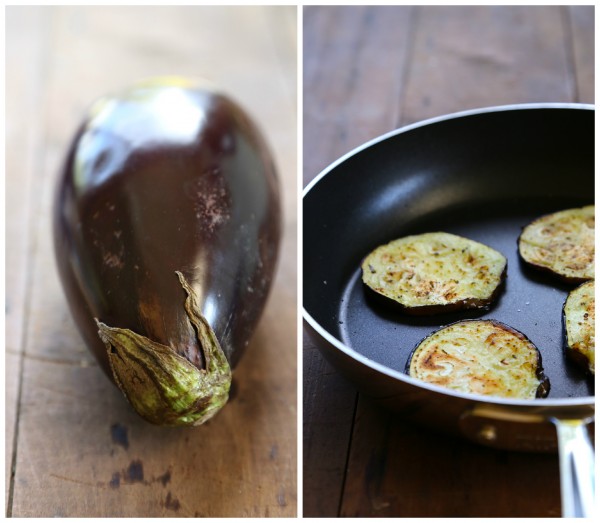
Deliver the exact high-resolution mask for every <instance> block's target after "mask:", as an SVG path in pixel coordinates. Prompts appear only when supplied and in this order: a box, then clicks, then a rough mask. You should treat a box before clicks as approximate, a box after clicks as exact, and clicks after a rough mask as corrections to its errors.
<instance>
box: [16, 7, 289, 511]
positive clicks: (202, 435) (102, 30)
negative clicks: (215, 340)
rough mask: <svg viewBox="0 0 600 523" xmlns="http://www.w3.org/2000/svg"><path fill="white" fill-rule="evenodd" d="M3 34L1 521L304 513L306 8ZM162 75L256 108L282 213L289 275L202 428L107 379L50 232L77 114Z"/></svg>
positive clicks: (112, 11) (158, 16) (32, 12)
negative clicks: (5, 345)
mask: <svg viewBox="0 0 600 523" xmlns="http://www.w3.org/2000/svg"><path fill="white" fill-rule="evenodd" d="M6 20H7V26H8V27H10V28H11V30H10V31H9V33H8V36H7V56H9V57H14V60H13V59H11V60H7V73H8V74H7V79H8V80H7V85H8V87H7V97H8V100H9V103H7V107H10V110H9V111H8V112H7V120H8V121H7V128H9V129H11V130H12V131H11V133H12V134H11V136H12V138H11V139H12V142H10V143H12V145H13V146H14V147H12V148H10V149H7V165H10V166H11V168H10V169H7V201H11V202H12V203H11V205H12V207H11V209H12V208H13V207H14V212H11V213H9V214H8V215H7V216H8V219H7V231H9V233H8V234H7V251H8V252H14V253H15V254H14V261H13V260H12V259H11V261H10V269H11V270H12V271H13V272H14V274H15V275H17V278H16V279H15V282H13V283H12V285H13V287H11V289H10V292H9V293H7V294H8V295H9V296H7V297H10V298H13V297H14V300H11V303H12V304H14V305H13V307H14V309H13V308H12V307H11V310H14V316H13V317H14V318H15V319H13V317H11V318H10V321H11V325H13V326H14V331H12V332H14V334H10V338H9V337H8V333H7V340H8V339H10V340H12V341H11V343H12V352H11V354H9V357H8V358H7V369H10V371H9V372H11V376H10V379H7V393H8V394H7V407H9V406H10V405H14V408H12V410H10V411H8V410H7V427H6V431H7V443H9V445H8V446H7V490H8V494H9V496H8V498H7V507H6V510H7V515H9V516H16V517H53V516H54V517H134V516H135V517H167V516H170V517H185V516H211V517H219V516H229V517H243V516H253V517H268V516H280V517H292V516H294V515H296V513H297V509H296V506H297V485H296V477H297V463H296V461H297V457H296V456H297V454H296V450H297V442H296V440H297V425H296V422H297V409H296V389H297V386H296V383H297V381H296V366H297V365H296V362H297V358H296V354H297V353H296V330H297V326H296V325H297V323H296V318H297V315H296V312H297V307H296V295H297V290H296V253H297V248H296V245H297V237H296V205H297V204H296V202H297V187H296V123H297V122H296V98H295V89H296V62H295V57H296V49H295V45H296V34H295V33H296V24H295V9H294V8H288V7H265V8H259V7H256V8H237V7H235V8H234V7H232V8H219V7H211V8H204V7H173V8H171V7H54V8H36V9H33V8H27V9H22V8H15V7H10V8H8V10H7V17H6ZM232 35H235V36H232ZM24 43H26V45H25V47H23V44H24ZM29 58H31V59H29ZM24 59H28V60H27V64H22V63H20V62H21V61H22V60H24ZM164 74H179V75H186V76H193V77H208V78H209V79H210V80H212V81H213V82H214V83H216V84H218V85H221V86H222V87H223V89H224V90H225V91H226V92H227V93H229V94H230V95H231V96H233V97H234V98H235V99H237V100H238V101H239V102H240V103H241V104H242V105H244V106H245V107H246V108H247V109H248V111H249V112H250V113H251V114H252V115H253V116H254V117H255V119H256V120H257V122H258V124H259V126H260V127H261V128H262V129H263V131H264V132H265V134H266V137H267V140H268V141H269V143H270V144H271V146H272V150H273V152H274V155H275V161H276V163H277V165H278V167H279V171H280V175H281V182H282V198H283V200H284V202H285V207H286V213H285V215H286V219H285V225H284V242H283V248H282V251H281V258H280V263H279V270H278V273H277V276H276V279H275V282H274V287H273V290H272V292H271V295H270V298H269V302H268V304H267V309H266V310H265V313H264V315H263V318H262V319H261V322H260V324H259V327H258V329H257V332H256V334H255V336H254V338H253V340H252V342H251V346H250V347H249V348H248V351H247V353H246V356H245V357H244V358H243V360H242V362H241V364H240V366H239V367H238V368H237V369H236V372H235V373H234V390H233V392H232V399H231V401H230V404H229V405H228V406H227V407H226V408H225V409H224V410H223V411H222V412H221V413H220V414H219V415H218V416H217V417H216V418H215V419H213V420H211V421H210V422H209V423H208V424H207V425H204V426H201V427H197V428H194V429H165V428H160V427H154V426H150V425H149V424H147V423H146V422H144V421H143V420H141V419H140V418H139V417H138V416H137V415H136V414H135V413H134V412H133V411H132V410H131V408H130V407H129V405H128V404H127V403H126V401H125V400H124V398H123V397H122V395H121V394H120V392H119V391H118V390H117V389H116V388H115V387H114V386H113V385H112V384H111V383H110V382H109V380H108V379H107V378H106V377H105V376H104V374H103V373H102V372H101V371H100V369H99V368H98V366H97V364H96V363H95V361H94V360H93V358H92V357H91V355H90V354H89V353H88V352H87V350H86V349H85V347H84V346H83V343H82V341H81V338H80V337H79V335H78V333H77V332H76V330H75V327H74V324H73V322H72V320H71V318H70V316H69V313H68V311H67V306H66V303H65V301H64V298H63V294H62V291H61V289H60V285H59V281H58V277H57V274H56V270H55V266H54V257H53V251H52V238H51V231H50V221H49V216H50V212H51V204H52V196H53V191H54V182H55V176H56V173H57V172H58V170H59V167H60V165H61V162H62V161H63V157H64V154H65V151H66V147H67V144H68V142H69V140H70V138H71V136H72V133H74V131H75V128H76V126H77V124H78V122H79V120H80V118H81V117H82V114H83V111H84V110H85V109H86V108H87V107H88V106H89V104H90V103H91V102H92V101H93V100H94V99H95V98H96V97H98V96H100V95H102V94H105V93H107V92H112V91H114V90H117V89H120V88H122V87H124V86H126V85H127V84H129V83H131V82H134V81H136V80H138V79H140V78H144V77H149V76H157V75H164ZM32 101H33V103H32ZM23 115H25V116H26V118H23ZM29 179H30V180H31V181H27V180H29ZM20 202H23V203H22V205H21V203H20ZM7 210H8V209H7ZM28 231H30V236H29V237H28ZM32 246H33V247H32ZM24 260H27V263H26V267H27V268H26V270H25V271H19V270H18V266H19V264H22V263H23V261H24ZM7 268H8V267H7ZM19 278H22V279H23V281H19ZM7 290H8V289H7ZM19 300H20V301H19ZM11 314H12V313H11ZM19 315H20V320H19V319H18V317H19ZM19 322H21V324H22V326H23V327H22V328H23V331H22V333H19V331H18V329H19ZM12 328H13V327H11V329H12ZM20 371H21V372H22V373H21V372H20ZM19 390H20V391H21V392H20V394H19ZM14 434H16V436H17V438H16V440H15V444H14V445H12V440H11V438H12V437H13V435H14ZM9 447H11V448H14V456H13V455H12V450H10V452H9ZM11 470H12V471H13V474H12V475H10V474H9V472H8V471H11Z"/></svg>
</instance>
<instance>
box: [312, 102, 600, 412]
mask: <svg viewBox="0 0 600 523" xmlns="http://www.w3.org/2000/svg"><path fill="white" fill-rule="evenodd" d="M538 109H577V110H591V111H593V110H595V105H594V104H584V103H563V102H551V103H522V104H508V105H497V106H490V107H480V108H475V109H467V110H463V111H458V112H453V113H448V114H444V115H440V116H435V117H432V118H428V119H425V120H421V121H418V122H414V123H411V124H408V125H405V126H403V127H400V128H398V129H394V130H392V131H389V132H387V133H384V134H382V135H380V136H378V137H376V138H373V139H371V140H369V141H367V142H365V143H363V144H362V145H359V146H358V147H355V148H354V149H352V150H351V151H349V152H348V153H346V154H344V155H342V156H341V157H339V158H338V159H337V160H335V161H334V162H333V163H331V164H330V165H328V166H327V167H326V168H325V169H323V170H322V171H321V172H320V173H319V174H318V175H317V176H315V178H314V179H313V180H311V181H310V182H309V183H308V184H307V185H306V187H305V188H304V190H303V191H302V199H303V200H304V198H306V196H307V195H308V194H309V193H310V191H311V190H312V189H314V187H315V186H316V185H317V184H318V183H319V182H320V181H321V180H322V179H323V178H324V177H325V176H326V175H327V174H329V173H330V172H331V171H333V170H334V169H335V168H336V167H337V166H339V165H340V164H342V163H343V162H345V161H346V160H348V159H349V158H351V157H353V156H355V155H356V154H358V153H360V152H361V151H363V150H365V149H368V148H369V147H372V146H373V145H376V144H378V143H380V142H382V141H385V140H387V139H389V138H392V137H394V136H397V135H399V134H402V133H405V132H408V131H411V130H413V129H417V128H419V127H424V126H427V125H431V124H435V123H439V122H443V121H446V120H453V119H457V118H463V117H467V116H473V115H478V114H486V113H495V112H503V111H516V110H538ZM302 317H303V319H304V321H306V322H307V323H308V324H309V325H310V327H311V328H312V329H313V330H314V331H315V332H316V333H317V334H318V335H319V336H320V337H321V338H323V339H324V340H325V341H326V342H327V343H329V344H330V345H331V346H333V347H335V348H336V349H337V350H339V351H341V352H342V353H344V354H345V355H346V356H348V357H350V358H352V359H353V360H355V361H357V362H358V363H360V364H362V365H365V366H366V367H368V368H370V369H372V370H374V371H376V372H379V373H381V374H384V375H386V376H388V377H390V378H392V379H397V380H399V381H401V382H404V383H407V384H409V385H413V386H416V387H418V388H422V389H426V390H429V391H431V392H434V393H438V394H443V395H448V396H453V397H456V398H460V399H462V400H466V401H477V402H480V403H487V404H495V405H498V406H504V407H524V408H526V407H535V408H545V407H550V408H552V407H563V406H589V405H595V396H581V397H577V398H555V399H548V398H538V399H532V400H525V399H509V398H501V397H493V396H484V395H482V394H472V393H461V392H458V391H454V390H452V389H447V388H444V387H440V386H438V385H432V384H430V383H427V382H424V381H421V380H417V379H416V378H412V377H410V376H408V375H407V374H405V373H402V372H400V371H397V370H394V369H392V368H389V367H386V366H385V365H383V364H381V363H378V362H376V361H373V360H371V359H369V358H367V357H366V356H364V355H362V354H361V353H359V352H357V351H355V350H354V349H352V348H351V347H349V346H348V345H346V344H345V343H343V342H342V341H341V340H339V339H338V338H336V337H335V336H333V335H332V334H330V333H329V332H328V331H327V330H326V329H324V328H323V327H322V326H321V324H320V323H319V322H317V321H316V320H315V319H314V318H313V317H312V315H311V314H310V313H309V312H308V311H307V310H306V308H305V307H304V305H303V306H302Z"/></svg>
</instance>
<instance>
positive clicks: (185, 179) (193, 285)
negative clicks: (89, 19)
mask: <svg viewBox="0 0 600 523" xmlns="http://www.w3.org/2000/svg"><path fill="white" fill-rule="evenodd" d="M54 203H55V205H54V216H53V218H54V224H53V226H54V243H55V254H56V261H57V265H58V270H59V274H60V279H61V282H62V286H63V288H64V292H65V294H66V298H67V301H68V304H69V307H70V310H71V313H72V315H73V318H74V320H75V323H76V324H77V327H78V329H79V331H80V332H81V334H82V336H83V339H84V341H85V343H86V345H87V346H88V348H89V349H90V350H91V351H92V353H93V354H94V355H95V357H96V359H97V360H98V362H99V364H100V366H101V367H102V368H103V370H104V371H105V372H106V374H107V375H108V376H109V377H110V378H111V379H112V380H113V381H114V382H115V383H116V384H117V385H118V386H119V388H120V389H121V390H122V391H123V393H124V394H125V396H126V397H127V399H128V400H129V401H130V403H131V404H132V405H133V407H134V409H135V410H136V411H137V412H138V413H139V414H140V415H141V416H143V417H144V418H145V419H147V420H148V421H150V422H152V423H155V424H159V425H197V424H200V423H203V422H204V421H206V420H207V419H209V418H210V417H212V415H214V414H215V413H216V412H217V411H218V410H219V409H220V408H221V407H222V406H223V405H224V404H225V402H226V401H227V394H228V390H229V384H230V381H231V370H230V369H232V368H234V367H235V366H236V364H237V363H238V361H239V359H240V357H241V355H242V353H243V352H244V350H245V348H246V346H247V345H248V343H249V341H250V338H251V335H252V333H253V331H254V330H255V327H256V324H257V322H258V320H259V317H260V315H261V312H262V310H263V308H264V305H265V301H266V299H267V295H268V292H269V288H270V286H271V282H272V279H273V275H274V271H275V266H276V262H277V256H278V250H279V243H280V236H281V207H280V195H279V183H278V179H277V174H276V170H275V166H274V163H273V161H272V157H271V154H270V152H269V150H268V147H267V145H266V143H265V141H264V139H263V138H262V136H261V134H260V132H259V130H258V128H257V127H256V126H255V125H254V123H253V122H252V121H251V119H250V118H249V117H248V116H247V115H246V113H245V112H244V111H243V109H242V108H240V107H239V106H238V105H237V104H236V103H235V102H234V101H232V100H231V99H230V98H228V97H227V96H226V95H223V94H220V93H219V92H217V91H216V90H214V89H213V88H212V87H207V86H205V85H204V84H201V83H195V82H192V81H189V80H186V79H182V78H173V77H169V78H160V79H152V80H148V81H145V82H143V83H140V84H138V85H135V86H133V87H131V88H129V89H127V90H125V91H123V92H121V93H120V94H117V95H114V96H107V97H105V98H102V99H100V100H98V101H97V102H96V103H95V104H94V105H93V106H92V107H91V109H90V110H89V112H88V114H87V116H86V118H85V119H84V122H83V124H82V125H81V127H80V128H79V130H78V131H77V133H76V135H75V137H74V139H73V141H72V144H71V147H70V149H69V152H68V155H67V158H66V161H65V164H64V167H63V170H62V173H61V176H60V179H59V182H58V188H57V191H56V196H55V202H54ZM217 349H218V350H217ZM215 351H217V352H215ZM217 367H219V368H218V370H215V369H216V368H217ZM211 369H212V370H211ZM213 371H214V372H213ZM215 376H216V377H215ZM213 378H214V379H213ZM211 380H212V381H211ZM216 389H218V390H216Z"/></svg>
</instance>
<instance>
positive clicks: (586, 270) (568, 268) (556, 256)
mask: <svg viewBox="0 0 600 523" xmlns="http://www.w3.org/2000/svg"><path fill="white" fill-rule="evenodd" d="M594 216H595V206H594V205H588V206H586V207H581V208H576V209H567V210H564V211H559V212H555V213H553V214H548V215H546V216H542V217H540V218H538V219H537V220H534V221H533V222H531V223H530V224H529V225H527V226H526V227H525V228H524V229H523V232H522V233H521V236H520V237H519V254H520V255H521V258H522V259H523V260H524V261H525V262H526V263H528V264H529V265H531V266H533V267H535V268H537V269H542V270H545V271H549V272H551V273H553V274H555V275H557V276H559V277H560V278H561V279H563V280H565V281H567V282H571V283H581V282H584V281H587V280H590V279H592V278H594V258H595V249H594V229H595V227H594V222H595V219H594Z"/></svg>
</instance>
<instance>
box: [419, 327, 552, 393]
mask: <svg viewBox="0 0 600 523" xmlns="http://www.w3.org/2000/svg"><path fill="white" fill-rule="evenodd" d="M408 374H409V375H410V376H412V377H413V378H417V379H419V380H422V381H426V382H428V383H432V384H434V385H439V386H441V387H446V388H449V389H453V390H456V391H459V392H466V393H474V394H484V395H489V396H501V397H506V398H521V399H531V398H536V397H538V398H539V397H545V396H547V395H548V392H549V390H550V384H549V381H548V379H547V378H546V376H545V375H544V371H543V368H542V358H541V355H540V353H539V351H538V349H537V348H536V346H535V345H534V344H533V343H532V342H531V341H530V340H529V339H527V337H526V336H525V335H524V334H522V333H521V332H519V331H517V330H515V329H513V328H512V327H509V326H508V325H505V324H503V323H500V322H498V321H495V320H465V321H459V322H456V323H452V324H450V325H448V326H446V327H443V328H442V329H440V330H438V331H436V332H434V333H433V334H431V335H429V336H428V337H427V338H425V339H424V340H423V341H421V342H420V343H419V344H418V345H417V347H416V348H415V350H414V351H413V353H412V355H411V357H410V359H409V362H408Z"/></svg>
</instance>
